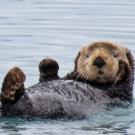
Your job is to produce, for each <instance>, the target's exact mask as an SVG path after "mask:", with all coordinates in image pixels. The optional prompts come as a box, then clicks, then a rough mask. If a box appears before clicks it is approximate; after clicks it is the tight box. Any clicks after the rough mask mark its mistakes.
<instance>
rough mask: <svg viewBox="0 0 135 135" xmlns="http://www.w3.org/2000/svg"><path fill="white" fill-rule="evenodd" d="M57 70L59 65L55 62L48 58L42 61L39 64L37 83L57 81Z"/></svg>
mask: <svg viewBox="0 0 135 135" xmlns="http://www.w3.org/2000/svg"><path fill="white" fill-rule="evenodd" d="M58 70H59V65H58V63H57V61H55V60H53V59H49V58H46V59H43V60H42V61H41V62H40V63H39V72H40V78H39V82H42V81H49V80H55V79H59V76H58Z"/></svg>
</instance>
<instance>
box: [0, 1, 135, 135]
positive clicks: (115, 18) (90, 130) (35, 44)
mask: <svg viewBox="0 0 135 135" xmlns="http://www.w3.org/2000/svg"><path fill="white" fill-rule="evenodd" d="M134 7H135V1H129V0H112V1H108V0H102V1H101V0H0V68H1V70H0V83H2V79H3V77H4V75H5V73H6V72H7V71H8V70H9V69H10V68H11V67H13V66H16V65H17V66H19V67H21V68H22V69H23V70H24V71H25V73H26V75H27V81H26V86H27V87H28V86H30V85H32V84H34V83H36V82H37V81H38V75H39V73H38V63H39V61H40V60H41V59H43V58H45V57H51V58H54V59H56V60H57V61H58V62H59V63H60V72H59V74H60V75H61V76H63V75H64V74H66V73H67V72H69V71H71V70H72V69H73V61H74V57H75V55H76V53H77V52H78V50H79V49H80V47H81V46H82V45H83V44H85V43H87V42H89V41H96V40H113V41H115V42H120V43H122V44H124V45H125V46H127V47H128V48H130V49H131V50H132V52H133V53H135V46H134V44H135V38H134V37H135V9H134ZM134 108H135V107H134V105H133V107H131V108H130V109H128V110H127V109H116V110H115V109H114V110H113V111H111V112H110V113H109V114H108V113H107V112H104V113H103V114H98V115H96V116H95V117H92V118H89V119H88V120H83V121H62V120H55V121H52V120H27V119H20V118H8V119H7V118H2V119H0V134H4V135H6V134H7V135H11V134H14V135H21V134H29V135H30V134H48V135H50V134H58V135H61V134H65V135H69V134H77V135H79V134H80V135H82V134H83V135H85V134H92V135H95V134H111V135H112V134H115V135H116V134H117V135H119V134H120V135H123V134H132V133H133V132H134V129H135V123H134V120H135V114H134ZM113 113H114V114H113ZM102 115H103V116H102Z"/></svg>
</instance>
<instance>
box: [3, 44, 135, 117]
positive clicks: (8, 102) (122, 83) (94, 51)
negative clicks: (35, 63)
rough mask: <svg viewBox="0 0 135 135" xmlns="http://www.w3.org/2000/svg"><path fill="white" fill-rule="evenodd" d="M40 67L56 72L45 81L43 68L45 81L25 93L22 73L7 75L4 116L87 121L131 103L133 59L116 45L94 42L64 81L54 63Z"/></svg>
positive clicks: (88, 46) (14, 71)
mask: <svg viewBox="0 0 135 135" xmlns="http://www.w3.org/2000/svg"><path fill="white" fill-rule="evenodd" d="M47 64H51V65H55V66H54V67H53V66H49V65H47ZM39 65H40V66H39V68H41V67H42V68H45V69H47V70H49V68H46V67H51V69H53V70H49V71H50V72H51V71H53V72H52V76H51V79H50V78H49V80H47V78H44V77H46V75H45V74H47V72H44V71H46V70H44V69H43V70H41V69H42V68H41V69H40V70H39V71H40V73H43V74H44V75H43V76H44V77H43V78H44V79H40V80H41V81H40V82H39V83H38V84H36V85H33V86H31V87H29V88H26V89H25V88H24V81H25V74H24V73H23V71H22V70H21V69H19V68H18V67H15V68H13V69H11V70H10V71H9V72H8V73H7V75H6V76H5V78H4V81H3V86H2V92H1V102H2V115H3V116H8V115H11V116H13V115H15V116H16V115H19V116H22V115H28V116H40V117H45V118H57V117H67V118H84V117H86V116H88V115H90V114H91V113H95V112H96V111H97V110H100V109H106V108H107V107H108V105H112V104H113V105H114V104H120V103H123V102H124V103H127V102H129V103H131V102H132V99H133V93H132V90H133V81H134V61H133V56H132V55H131V52H130V51H129V50H128V49H127V48H125V47H122V46H120V45H117V44H115V43H111V42H95V43H91V44H88V45H87V46H85V47H83V48H82V49H81V50H80V52H79V53H78V55H77V57H76V59H75V67H74V71H73V72H71V73H69V74H67V75H66V76H65V77H64V78H58V75H57V73H58V65H57V62H56V61H55V60H52V61H50V62H49V63H48V62H44V60H43V61H42V62H41V63H40V64H39ZM42 71H43V72H42ZM54 71H55V74H54V77H53V73H54ZM49 74H50V73H49ZM40 75H41V74H40ZM56 76H57V77H56ZM55 77H56V78H55ZM40 78H42V77H41V76H40Z"/></svg>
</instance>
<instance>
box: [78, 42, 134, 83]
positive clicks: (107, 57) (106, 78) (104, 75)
mask: <svg viewBox="0 0 135 135" xmlns="http://www.w3.org/2000/svg"><path fill="white" fill-rule="evenodd" d="M128 52H129V51H128V49H126V48H124V47H121V46H118V45H116V44H114V43H110V42H95V43H93V44H90V45H88V46H86V47H83V48H82V49H81V51H80V53H79V55H78V57H77V59H76V64H77V66H76V71H77V72H78V73H79V75H80V76H81V77H82V78H84V79H85V80H89V81H95V82H100V83H106V82H117V81H120V80H122V77H123V76H124V74H125V72H126V69H128V70H131V65H130V62H129V59H128V57H127V53H128ZM125 67H126V68H125Z"/></svg>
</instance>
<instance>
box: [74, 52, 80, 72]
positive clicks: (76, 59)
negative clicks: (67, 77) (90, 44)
mask: <svg viewBox="0 0 135 135" xmlns="http://www.w3.org/2000/svg"><path fill="white" fill-rule="evenodd" d="M80 54H81V52H78V54H77V56H76V58H75V61H74V63H75V68H74V71H76V70H77V62H78V59H79V57H80Z"/></svg>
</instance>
